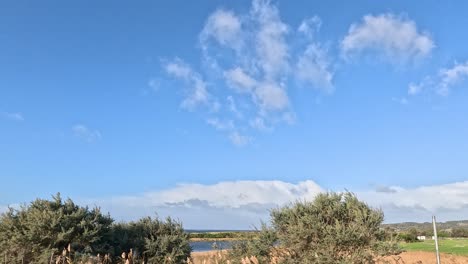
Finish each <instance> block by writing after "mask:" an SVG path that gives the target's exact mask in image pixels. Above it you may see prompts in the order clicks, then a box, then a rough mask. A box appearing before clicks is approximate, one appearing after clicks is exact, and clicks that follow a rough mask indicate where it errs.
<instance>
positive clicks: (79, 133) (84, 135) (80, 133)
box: [72, 124, 102, 142]
mask: <svg viewBox="0 0 468 264" xmlns="http://www.w3.org/2000/svg"><path fill="white" fill-rule="evenodd" d="M72 132H73V135H75V136H76V137H78V138H81V139H83V140H85V141H87V142H93V141H96V140H99V139H101V138H102V136H101V132H99V131H98V130H95V129H90V128H88V127H87V126H85V125H82V124H76V125H74V126H73V127H72Z"/></svg>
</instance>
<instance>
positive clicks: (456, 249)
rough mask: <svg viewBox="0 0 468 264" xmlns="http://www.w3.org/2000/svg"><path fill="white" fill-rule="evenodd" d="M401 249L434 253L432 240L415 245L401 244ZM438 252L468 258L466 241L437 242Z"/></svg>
mask: <svg viewBox="0 0 468 264" xmlns="http://www.w3.org/2000/svg"><path fill="white" fill-rule="evenodd" d="M401 247H402V248H403V249H405V250H406V251H410V252H411V251H426V252H435V243H434V240H426V241H423V242H416V243H402V244H401ZM439 251H440V252H441V253H448V254H454V255H461V256H468V239H442V240H439Z"/></svg>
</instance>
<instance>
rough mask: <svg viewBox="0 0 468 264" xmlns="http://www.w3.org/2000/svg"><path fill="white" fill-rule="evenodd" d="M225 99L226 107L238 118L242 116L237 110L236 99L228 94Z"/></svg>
mask: <svg viewBox="0 0 468 264" xmlns="http://www.w3.org/2000/svg"><path fill="white" fill-rule="evenodd" d="M226 100H227V103H228V109H229V111H230V112H231V113H232V114H233V115H234V116H235V117H236V118H238V119H241V118H243V115H242V113H241V112H240V111H239V109H238V108H237V104H236V101H235V100H234V97H232V96H231V95H230V96H228V97H227V98H226Z"/></svg>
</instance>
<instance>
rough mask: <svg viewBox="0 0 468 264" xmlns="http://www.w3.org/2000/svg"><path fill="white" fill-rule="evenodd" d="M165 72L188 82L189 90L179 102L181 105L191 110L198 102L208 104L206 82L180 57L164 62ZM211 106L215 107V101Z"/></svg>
mask: <svg viewBox="0 0 468 264" xmlns="http://www.w3.org/2000/svg"><path fill="white" fill-rule="evenodd" d="M165 69H166V72H167V73H168V74H170V75H172V76H173V77H176V78H179V79H181V80H184V81H185V82H187V83H188V84H189V86H190V87H189V88H190V90H189V92H188V94H187V96H186V97H185V99H184V100H183V101H182V103H181V107H182V108H185V109H188V110H193V109H194V108H195V107H197V106H198V105H200V104H205V105H209V104H210V94H209V93H208V91H207V89H206V83H205V82H204V81H203V79H202V77H201V76H200V74H198V73H197V72H195V71H193V70H192V68H191V67H190V66H188V65H187V64H186V63H185V62H183V61H182V60H180V59H175V60H173V61H171V62H168V63H167V64H165ZM211 107H212V108H214V109H216V108H217V105H216V101H214V102H211Z"/></svg>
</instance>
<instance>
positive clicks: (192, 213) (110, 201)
mask: <svg viewBox="0 0 468 264" xmlns="http://www.w3.org/2000/svg"><path fill="white" fill-rule="evenodd" d="M326 191H329V190H327V189H325V188H323V187H321V186H320V185H318V184H317V183H315V182H314V181H312V180H307V181H302V182H298V183H289V182H285V181H227V182H219V183H216V184H208V185H204V184H180V185H178V186H177V187H174V188H170V189H166V190H160V191H154V192H147V193H143V194H139V195H131V196H116V197H107V198H106V197H103V198H100V199H81V200H78V202H79V203H81V204H87V205H95V206H100V207H102V209H103V210H104V211H109V212H110V213H111V215H112V216H113V217H115V218H116V219H117V220H134V219H137V218H138V217H143V216H148V215H154V214H155V213H157V214H158V215H159V216H161V217H166V216H171V217H173V218H176V219H179V220H181V221H182V222H183V223H184V226H185V227H186V228H189V229H249V228H253V227H258V226H259V224H260V221H268V219H269V217H268V214H269V210H270V209H272V208H277V207H280V206H284V205H288V204H290V203H292V202H294V201H311V200H312V199H313V198H314V197H315V196H316V195H317V194H319V193H321V192H326ZM354 193H355V194H356V195H357V196H358V197H359V198H360V199H362V200H363V201H365V202H366V203H368V204H369V205H371V206H372V207H374V208H381V209H382V210H383V211H384V213H385V222H387V223H392V222H404V221H421V222H424V221H429V220H430V218H431V216H432V215H437V216H438V219H439V220H440V221H447V220H457V219H464V218H463V217H464V216H465V215H466V213H468V181H464V182H455V183H449V184H442V185H434V186H420V187H415V188H402V187H399V186H377V187H375V188H374V189H372V190H367V191H356V192H354ZM5 208H6V207H5Z"/></svg>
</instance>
